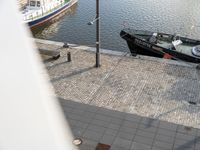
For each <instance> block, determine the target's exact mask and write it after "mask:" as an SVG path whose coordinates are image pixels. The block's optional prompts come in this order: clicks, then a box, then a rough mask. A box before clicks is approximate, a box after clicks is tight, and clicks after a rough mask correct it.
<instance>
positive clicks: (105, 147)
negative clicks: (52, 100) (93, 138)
mask: <svg viewBox="0 0 200 150" xmlns="http://www.w3.org/2000/svg"><path fill="white" fill-rule="evenodd" d="M110 147H111V146H110V145H106V144H102V143H98V144H97V147H96V149H95V150H109V149H110Z"/></svg>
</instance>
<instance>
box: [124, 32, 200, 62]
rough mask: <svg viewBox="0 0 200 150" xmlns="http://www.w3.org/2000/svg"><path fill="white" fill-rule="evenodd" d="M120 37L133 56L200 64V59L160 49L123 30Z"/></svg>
mask: <svg viewBox="0 0 200 150" xmlns="http://www.w3.org/2000/svg"><path fill="white" fill-rule="evenodd" d="M120 36H121V37H122V38H123V39H125V40H126V42H127V45H128V47H129V50H130V52H131V54H132V55H133V56H136V55H137V54H140V55H147V56H153V57H159V58H167V59H175V60H182V61H187V62H192V63H200V59H198V58H195V57H191V56H189V55H186V54H183V53H179V52H177V51H172V50H169V49H166V48H163V47H159V46H157V45H155V44H151V43H150V42H148V41H145V40H142V39H139V38H137V37H136V36H134V35H131V34H129V33H128V32H125V31H123V30H122V31H121V32H120ZM165 56H167V57H165Z"/></svg>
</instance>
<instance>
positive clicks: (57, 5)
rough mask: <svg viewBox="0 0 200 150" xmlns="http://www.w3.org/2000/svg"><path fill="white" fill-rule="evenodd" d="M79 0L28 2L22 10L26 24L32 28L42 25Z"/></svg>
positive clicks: (37, 0) (33, 0)
mask: <svg viewBox="0 0 200 150" xmlns="http://www.w3.org/2000/svg"><path fill="white" fill-rule="evenodd" d="M77 1H78V0H28V2H27V5H26V7H25V8H24V9H23V10H22V15H23V19H24V22H25V23H27V24H28V25H29V26H30V27H31V28H33V27H36V26H38V25H41V24H43V23H45V22H47V21H49V20H51V19H53V18H54V17H56V16H58V15H59V14H61V13H62V12H64V11H65V10H67V9H68V8H70V7H71V6H73V5H74V4H75V3H77Z"/></svg>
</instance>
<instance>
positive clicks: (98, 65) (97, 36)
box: [96, 0, 100, 68]
mask: <svg viewBox="0 0 200 150" xmlns="http://www.w3.org/2000/svg"><path fill="white" fill-rule="evenodd" d="M96 18H97V23H96V67H97V68H98V67H100V53H99V47H100V32H99V30H100V29H99V22H100V18H99V0H96Z"/></svg>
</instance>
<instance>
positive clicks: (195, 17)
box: [35, 0, 200, 51]
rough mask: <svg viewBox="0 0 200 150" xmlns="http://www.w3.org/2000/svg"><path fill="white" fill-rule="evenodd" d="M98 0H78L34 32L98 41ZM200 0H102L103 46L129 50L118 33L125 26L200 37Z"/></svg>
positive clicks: (54, 37) (58, 38)
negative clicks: (71, 7) (52, 21)
mask: <svg viewBox="0 0 200 150" xmlns="http://www.w3.org/2000/svg"><path fill="white" fill-rule="evenodd" d="M95 4H96V1H95V0H79V1H78V4H77V5H76V6H74V7H73V9H72V10H71V11H70V13H68V14H66V15H65V16H63V17H62V18H61V19H60V20H59V21H57V22H55V23H53V24H52V25H51V26H49V27H48V28H46V29H45V30H43V32H41V33H40V34H37V35H35V36H36V37H39V38H44V39H50V40H55V41H62V42H68V43H76V44H83V45H91V46H94V44H95V33H96V32H95V24H94V25H93V26H89V25H87V23H88V22H89V21H91V20H92V19H93V18H94V17H95V9H96V7H95V6H96V5H95ZM199 8H200V1H199V0H142V1H141V0H100V17H101V32H100V33H101V47H102V48H106V49H112V50H117V51H128V48H127V45H126V42H125V41H124V40H123V39H121V38H120V36H119V33H120V30H121V29H123V27H124V26H125V27H131V28H135V29H144V30H151V31H159V32H165V33H172V34H174V33H177V34H180V35H182V36H189V37H192V38H197V39H200V34H199V33H200V27H195V28H194V29H192V30H191V27H192V26H194V25H195V26H196V25H200V9H199Z"/></svg>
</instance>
